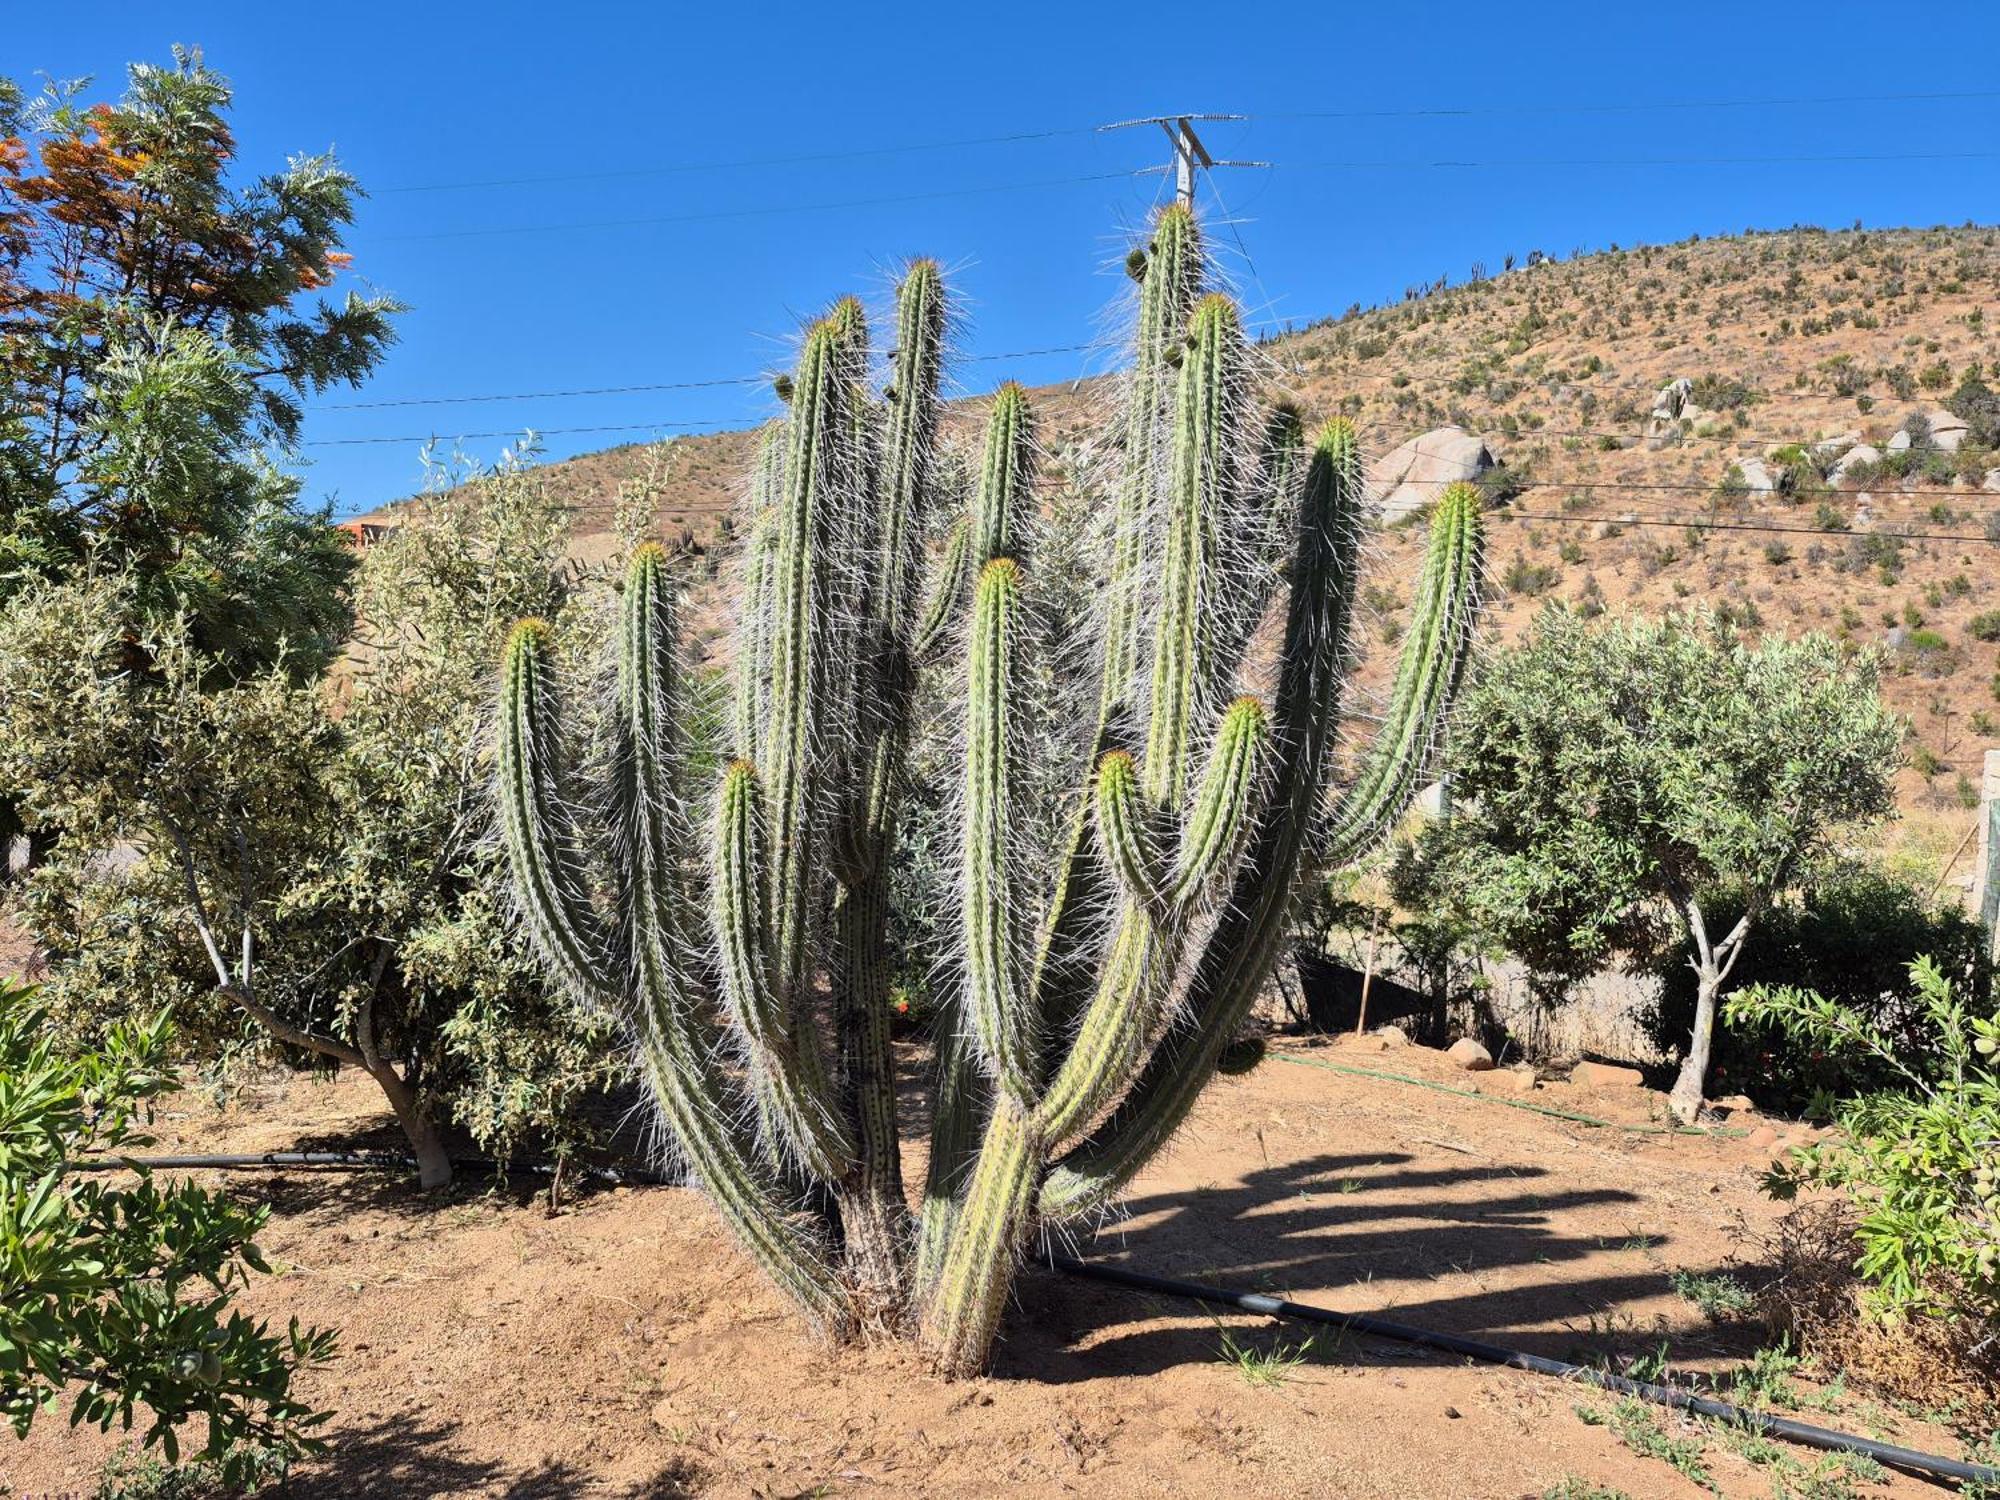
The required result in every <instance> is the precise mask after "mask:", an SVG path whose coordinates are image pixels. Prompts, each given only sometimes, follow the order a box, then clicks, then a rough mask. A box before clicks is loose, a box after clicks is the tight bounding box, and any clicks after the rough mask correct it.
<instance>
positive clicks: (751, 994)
mask: <svg viewBox="0 0 2000 1500" xmlns="http://www.w3.org/2000/svg"><path fill="white" fill-rule="evenodd" d="M763 824H764V812H763V801H762V798H761V796H760V795H759V793H758V789H757V770H756V767H754V766H753V765H751V764H750V763H749V762H748V761H743V760H739V761H736V762H734V763H732V764H731V765H730V766H729V768H728V769H727V770H726V771H725V772H724V773H723V778H722V790H721V792H720V794H719V795H718V796H717V798H716V816H715V849H714V854H713V860H712V864H713V870H714V876H713V880H712V883H711V885H710V888H709V920H710V924H711V926H712V927H713V929H714V933H715V939H716V949H717V953H718V955H719V957H720V959H721V971H722V994H723V999H724V1001H725V1003H726V1004H727V1006H728V1010H729V1015H730V1019H731V1020H733V1021H734V1022H735V1023H736V1025H737V1027H738V1029H739V1030H740V1031H741V1032H742V1034H743V1038H744V1041H745V1043H746V1044H747V1047H746V1050H747V1053H748V1065H749V1073H750V1076H751V1083H752V1088H753V1089H754V1091H755V1094H756V1097H757V1103H758V1116H759V1118H760V1119H761V1120H764V1121H766V1122H767V1126H768V1128H770V1129H773V1130H774V1131H775V1132H776V1133H777V1135H778V1137H779V1139H778V1141H777V1142H775V1143H774V1144H776V1145H778V1146H780V1147H781V1148H782V1150H783V1151H784V1153H785V1154H787V1155H789V1156H791V1157H793V1158H794V1159H796V1160H797V1161H798V1162H799V1163H800V1164H801V1165H802V1166H804V1167H805V1168H806V1170H807V1171H809V1172H811V1173H812V1174H814V1175H815V1176H818V1177H820V1178H823V1179H825V1178H832V1177H836V1176H838V1175H839V1174H840V1172H841V1170H842V1169H843V1166H844V1164H845V1162H846V1159H847V1157H848V1155H849V1152H850V1150H851V1147H850V1145H849V1143H848V1141H847V1139H846V1137H845V1135H844V1134H843V1132H842V1130H841V1128H840V1126H839V1124H838V1122H837V1121H836V1120H835V1119H834V1118H833V1116H832V1114H831V1112H830V1111H829V1110H828V1108H827V1101H828V1100H829V1099H830V1098H831V1097H832V1095H831V1091H830V1090H829V1088H828V1087H827V1080H826V1077H825V1075H824V1073H823V1072H822V1071H821V1070H820V1065H819V1056H818V1053H817V1052H814V1051H811V1050H808V1049H804V1048H799V1047H796V1046H794V1045H793V1041H792V1038H791V1037H790V1036H789V1035H788V1034H787V1032H786V1028H785V1015H784V1011H783V1009H782V1007H781V1006H780V1005H779V1003H778V995H777V991H776V989H775V987H774V986H773V984H772V983H771V978H770V970H769V962H768V955H769V948H770V923H769V919H768V918H767V917H766V916H765V910H764V893H763V884H762V881H761V878H760V876H761V872H762V870H763V868H764V847H763V845H764V838H763V833H764V829H763Z"/></svg>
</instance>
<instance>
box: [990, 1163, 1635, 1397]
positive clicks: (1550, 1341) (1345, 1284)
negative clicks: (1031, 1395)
mask: <svg viewBox="0 0 2000 1500" xmlns="http://www.w3.org/2000/svg"><path fill="white" fill-rule="evenodd" d="M1552 1176H1553V1174H1552V1173H1551V1172H1550V1170H1549V1169H1548V1168H1546V1167H1541V1166H1534V1165H1521V1164H1505V1163H1498V1164H1492V1165H1467V1166H1464V1167H1458V1166H1452V1167H1433V1166H1428V1165H1418V1164H1417V1163H1416V1161H1415V1159H1414V1158H1412V1157H1411V1156H1409V1155H1408V1154H1406V1153H1400V1152H1393V1151H1392V1152H1367V1153H1359V1154H1353V1155H1342V1156H1333V1155H1320V1156H1313V1157H1308V1158H1305V1159H1303V1160H1299V1161H1293V1162H1284V1163H1279V1164H1273V1165H1271V1166H1269V1167H1264V1168H1260V1169H1257V1170H1254V1171H1251V1172H1249V1173H1246V1174H1245V1175H1244V1176H1243V1177H1242V1178H1241V1179H1240V1180H1238V1181H1234V1182H1230V1183H1227V1184H1219V1185H1212V1186H1205V1187H1200V1188H1196V1189H1192V1190H1188V1191H1174V1192H1161V1193H1154V1194H1149V1195H1145V1196H1141V1197H1139V1198H1136V1199H1134V1200H1132V1201H1131V1202H1129V1203H1128V1204H1127V1205H1126V1208H1127V1217H1126V1218H1125V1219H1124V1220H1123V1221H1122V1222H1121V1223H1118V1224H1114V1225H1110V1226H1107V1227H1106V1228H1103V1229H1100V1230H1099V1231H1098V1232H1097V1233H1096V1234H1094V1235H1089V1236H1083V1237H1079V1238H1078V1239H1077V1240H1075V1241H1073V1242H1072V1243H1070V1244H1068V1245H1063V1246H1060V1247H1058V1248H1061V1249H1064V1250H1066V1251H1068V1252H1070V1253H1073V1254H1075V1255H1077V1256H1078V1257H1079V1258H1082V1259H1087V1260H1095V1261H1103V1262H1106V1263H1110V1264H1123V1265H1129V1266H1131V1267H1132V1268H1133V1269H1135V1270H1144V1271H1147V1272H1150V1273H1152V1274H1154V1275H1159V1276H1169V1277H1175V1278H1179V1279H1182V1280H1187V1281H1196V1282H1204V1283H1208V1284H1212V1285H1222V1286H1226V1287H1229V1288H1231V1289H1234V1290H1240V1291H1253V1292H1263V1293H1267V1294H1270V1295H1275V1296H1285V1297H1289V1298H1291V1299H1293V1300H1296V1301H1300V1302H1308V1303H1312V1304H1315V1305H1318V1306H1327V1307H1332V1308H1335V1309H1337V1310H1341V1311H1357V1312H1359V1311H1369V1312H1374V1311H1381V1312H1383V1313H1384V1315H1385V1316H1389V1317H1393V1318H1394V1319H1396V1320H1397V1321H1399V1322H1404V1323H1413V1324H1416V1325H1418V1326H1421V1327H1426V1328H1435V1329H1439V1330H1443V1331H1448V1332H1452V1333H1459V1334H1465V1335H1467V1336H1471V1337H1479V1338H1486V1339H1490V1340H1491V1341H1493V1342H1496V1343H1502V1344H1506V1345H1508V1346H1509V1347H1513V1348H1520V1349H1526V1350H1528V1351H1530V1352H1532V1353H1536V1354H1543V1355H1548V1356H1551V1357H1554V1358H1558V1359H1560V1358H1572V1357H1575V1356H1577V1355H1578V1354H1579V1353H1582V1352H1585V1351H1584V1343H1585V1341H1584V1339H1582V1338H1581V1337H1580V1335H1579V1333H1578V1332H1577V1331H1576V1330H1578V1329H1582V1328H1585V1327H1587V1326H1590V1325H1591V1324H1592V1323H1593V1322H1594V1321H1595V1320H1600V1319H1602V1317H1603V1315H1604V1314H1605V1311H1606V1309H1607V1308H1615V1307H1617V1306H1618V1305H1619V1304H1622V1303H1625V1302H1627V1301H1630V1300H1634V1299H1638V1298H1644V1297H1650V1296H1654V1295H1657V1294H1658V1293H1659V1292H1660V1291H1661V1290H1662V1288H1663V1287H1664V1286H1665V1284H1666V1272H1665V1269H1664V1267H1663V1266H1657V1265H1653V1264H1652V1263H1651V1262H1646V1263H1645V1264H1644V1266H1643V1268H1642V1267H1635V1266H1634V1265H1633V1264H1632V1261H1633V1256H1634V1254H1637V1253H1639V1252H1638V1251H1634V1250H1633V1246H1634V1245H1636V1244H1639V1241H1636V1240H1635V1241H1629V1242H1621V1240H1620V1237H1619V1235H1618V1234H1617V1233H1611V1234H1607V1233H1605V1232H1602V1231H1599V1230H1594V1229H1586V1228H1583V1227H1581V1225H1582V1223H1585V1222H1595V1223H1602V1222H1604V1218H1605V1216H1606V1215H1607V1214H1608V1215H1611V1216H1613V1217H1614V1218H1615V1216H1616V1212H1617V1210H1618V1209H1619V1207H1620V1206H1622V1205H1627V1204H1638V1203H1640V1202H1641V1201H1642V1200H1641V1198H1640V1196H1639V1195H1638V1194H1636V1193H1633V1192H1629V1191H1626V1190H1625V1189H1622V1188H1617V1187H1605V1186H1593V1185H1567V1186H1565V1185H1563V1184H1562V1183H1560V1182H1558V1181H1552V1180H1550V1179H1551V1178H1552ZM1668 1238H1669V1237H1667V1236H1661V1235H1655V1236H1649V1237H1645V1238H1644V1242H1643V1247H1642V1248H1643V1250H1644V1251H1646V1252H1650V1251H1651V1250H1652V1249H1654V1248H1656V1247H1658V1246H1660V1245H1664V1244H1666V1243H1667V1242H1668ZM1621 1252H1631V1253H1621ZM1599 1261H1601V1262H1603V1263H1604V1264H1605V1269H1604V1270H1603V1271H1602V1272H1598V1273H1595V1274H1587V1275H1579V1274H1577V1272H1578V1270H1579V1269H1580V1268H1581V1267H1582V1266H1583V1265H1585V1264H1586V1263H1596V1262H1599ZM1384 1283H1389V1284H1392V1285H1393V1287H1394V1288H1395V1292H1394V1293H1392V1295H1390V1296H1388V1297H1387V1298H1385V1297H1384V1296H1383V1284H1384ZM1357 1288H1366V1289H1367V1290H1366V1291H1365V1293H1358V1292H1357V1291H1356V1289H1357ZM1343 1293H1345V1294H1346V1295H1343ZM1016 1295H1017V1300H1018V1301H1019V1303H1020V1304H1021V1305H1022V1306H1023V1307H1028V1308H1033V1309H1034V1310H1035V1315H1034V1316H1033V1317H1025V1316H1024V1317H1017V1318H1014V1319H1011V1320H1010V1321H1009V1324H1008V1334H1009V1337H1008V1338H1007V1340H1006V1342H1005V1343H1004V1344H1003V1345H1002V1346H1001V1347H1000V1348H999V1350H998V1351H997V1357H996V1360H995V1373H996V1374H997V1375H1000V1376H1002V1377H1013V1378H1021V1379H1034V1380H1037V1381H1059V1382H1070V1381H1083V1380H1093V1379H1101V1378H1115V1377H1119V1376H1132V1375H1145V1374H1156V1373H1159V1372H1161V1371H1163V1370H1167V1369H1170V1368H1173V1367H1175V1366H1180V1365H1187V1364H1202V1363H1212V1362H1213V1361H1214V1360H1215V1359H1216V1357H1217V1343H1218V1330H1217V1323H1216V1319H1217V1317H1218V1316H1220V1317H1224V1318H1232V1319H1238V1320H1240V1319H1241V1318H1243V1317H1244V1316H1246V1315H1245V1314H1240V1313H1235V1312H1232V1311H1230V1310H1229V1309H1226V1308H1210V1307H1208V1306H1206V1305H1204V1304H1200V1303H1195V1302H1190V1301H1187V1300H1184V1299H1181V1298H1175V1297H1165V1296H1158V1295H1154V1294H1150V1293H1145V1292H1139V1291H1134V1290H1128V1289H1125V1288H1121V1287H1113V1286H1108V1285H1105V1284H1102V1283H1097V1282H1090V1281H1084V1280H1081V1279H1078V1278H1075V1277H1070V1276H1065V1275H1062V1274H1059V1273H1057V1272H1054V1271H1052V1270H1050V1269H1049V1268H1048V1267H1047V1266H1046V1264H1044V1265H1041V1266H1039V1267H1029V1268H1024V1272H1023V1275H1022V1278H1021V1281H1020V1283H1019V1285H1018V1287H1017V1293H1016ZM1550 1325H1554V1326H1553V1327H1551V1326H1550ZM1565 1325H1568V1326H1565ZM1308 1331H1310V1330H1307V1329H1305V1328H1303V1327H1300V1328H1296V1329H1292V1330H1291V1332H1292V1333H1295V1334H1296V1335H1297V1336H1298V1337H1301V1338H1302V1337H1304V1334H1305V1333H1306V1332H1308ZM1316 1345H1317V1348H1318V1350H1319V1354H1318V1356H1317V1357H1319V1358H1322V1359H1324V1360H1325V1361H1327V1362H1331V1363H1346V1362H1353V1361H1357V1360H1366V1361H1371V1362H1372V1361H1375V1360H1377V1359H1379V1358H1380V1357H1382V1356H1383V1355H1384V1354H1385V1353H1390V1352H1400V1353H1401V1354H1403V1355H1404V1356H1414V1357H1418V1358H1434V1357H1435V1356H1431V1355H1428V1354H1424V1353H1422V1352H1421V1351H1418V1350H1416V1349H1414V1348H1411V1347H1410V1346H1404V1345H1396V1344H1389V1343H1386V1342H1383V1341H1379V1340H1374V1339H1364V1338H1359V1337H1356V1336H1346V1335H1341V1334H1338V1333H1336V1332H1335V1331H1334V1330H1332V1329H1328V1330H1326V1331H1325V1333H1324V1335H1323V1336H1322V1337H1320V1338H1319V1339H1317V1340H1316Z"/></svg>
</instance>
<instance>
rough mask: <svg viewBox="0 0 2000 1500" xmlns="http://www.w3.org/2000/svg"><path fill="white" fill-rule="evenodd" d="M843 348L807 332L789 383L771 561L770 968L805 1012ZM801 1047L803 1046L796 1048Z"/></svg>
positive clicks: (827, 687)
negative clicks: (780, 491) (785, 448)
mask: <svg viewBox="0 0 2000 1500" xmlns="http://www.w3.org/2000/svg"><path fill="white" fill-rule="evenodd" d="M846 354H847V351H845V350H844V348H843V345H842V331H841V329H840V327H839V326H838V325H837V324H835V323H834V321H833V320H832V319H831V318H827V319H822V320H821V321H820V322H819V323H817V324H815V325H814V326H813V327H812V328H811V329H810V330H808V332H807V334H806V339H805V344H804V346H803V348H802V349H801V350H800V354H799V363H798V368H797V373H796V374H795V375H794V377H793V387H792V417H791V421H790V423H789V432H790V447H789V450H788V452H787V455H786V462H785V503H784V504H783V505H782V506H781V507H780V508H779V512H778V539H777V552H776V557H775V559H774V562H775V572H776V578H775V581H774V584H773V589H772V594H773V608H772V639H771V647H770V661H771V714H770V730H769V736H768V746H767V749H766V761H767V765H766V767H765V771H764V782H765V785H766V786H767V787H768V788H769V797H768V807H769V809H770V829H771V846H770V847H771V860H770V863H771V873H770V885H771V902H770V907H771V928H772V949H771V951H772V960H773V964H772V968H773V977H774V980H775V982H776V983H777V984H778V985H779V986H780V989H781V993H782V995H783V998H784V1003H785V1005H786V1007H787V1009H788V1011H790V1012H791V1013H792V1014H793V1015H794V1017H795V1018H797V1019H800V1020H803V1019H804V1017H805V1015H806V1007H805V1003H804V1001H805V996H804V991H805V988H806V983H807V975H808V970H809V967H810V959H811V955H810V952H809V949H808V937H809V933H808V928H809V924H810V921H811V917H812V906H813V898H814V894H815V890H816V878H815V864H814V859H813V850H812V847H811V841H812V836H813V830H814V823H815V821H816V818H817V814H818V812H819V808H818V807H817V806H816V805H815V795H814V793H815V780H816V778H815V777H814V776H813V774H812V772H813V770H814V763H815V759H816V757H818V756H819V755H821V754H823V753H824V747H823V746H822V745H820V744H819V743H818V742H817V739H816V736H817V733H818V730H819V725H818V723H817V722H816V718H815V715H816V712H820V711H823V709H821V707H820V698H821V695H822V694H826V695H833V693H834V682H833V680H832V679H833V678H834V676H835V674H834V673H833V672H832V671H831V670H829V663H828V662H827V661H826V660H825V659H824V655H825V648H826V646H827V645H828V644H829V642H828V640H827V637H828V636H829V635H830V633H831V632H830V631H829V629H828V626H827V616H828V614H829V612H830V607H831V601H830V599H829V597H828V596H829V594H830V592H831V591H832V586H833V583H834V580H833V579H832V577H831V574H832V563H831V559H830V558H829V557H828V556H827V555H826V554H827V552H828V551H829V550H830V547H829V541H828V533H829V532H830V531H831V530H832V529H833V523H832V520H831V512H833V511H834V510H836V509H837V508H838V506H839V504H840V502H841V496H840V494H839V490H840V488H841V485H842V481H843V479H844V478H845V477H846V476H844V475H843V474H842V473H841V472H840V471H841V459H840V454H841V452H842V451H843V447H844V444H845V442H846V440H847V437H848V434H847V433H846V432H845V430H844V426H845V424H846V423H847V421H848V420H849V416H848V412H847V409H846V408H847V401H846V399H845V397H846V395H847V391H846V388H845V386H844V383H843V381H842V378H841V377H842V373H843V372H842V364H843V360H844V358H845V357H846ZM801 1045H803V1042H802V1043H801Z"/></svg>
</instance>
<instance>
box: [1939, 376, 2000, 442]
mask: <svg viewBox="0 0 2000 1500" xmlns="http://www.w3.org/2000/svg"><path fill="white" fill-rule="evenodd" d="M1944 406H1945V410H1946V411H1948V412H1950V413H1951V414H1952V415H1953V416H1955V417H1957V418H1958V419H1959V420H1960V421H1961V422H1963V423H1965V427H1966V440H1967V441H1968V442H1971V443H1977V444H1978V445H1979V446H1980V447H1981V448H2000V392H1996V391H1994V390H1993V389H1992V388H1991V387H1990V386H1988V385H1987V384H1986V382H1985V381H1983V380H1981V379H1980V378H1979V377H1978V376H1977V375H1968V376H1967V377H1966V378H1965V379H1964V380H1962V381H1961V382H1959V387H1958V389H1957V390H1955V391H1953V392H1952V393H1951V395H1949V396H1947V397H1946V398H1945V403H1944Z"/></svg>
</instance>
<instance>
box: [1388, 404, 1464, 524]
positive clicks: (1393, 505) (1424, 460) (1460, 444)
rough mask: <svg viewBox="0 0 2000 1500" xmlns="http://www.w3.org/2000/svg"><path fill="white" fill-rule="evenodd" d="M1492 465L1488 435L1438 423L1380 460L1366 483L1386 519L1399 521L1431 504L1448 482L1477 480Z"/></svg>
mask: <svg viewBox="0 0 2000 1500" xmlns="http://www.w3.org/2000/svg"><path fill="white" fill-rule="evenodd" d="M1492 467H1493V454H1492V452H1491V451H1490V450H1489V449H1488V448H1487V446H1486V441H1485V439H1483V438H1480V437H1476V436H1474V435H1473V434H1472V433H1469V432H1467V431H1466V430H1465V429H1464V428H1462V427H1439V428H1437V429H1435V430H1434V431H1431V432H1426V433H1424V434H1423V435H1422V436H1420V437H1413V438H1411V439H1410V440H1409V441H1408V442H1407V443H1400V444H1398V445H1397V446H1396V447H1394V448H1392V449H1390V450H1389V452H1387V453H1385V454H1383V455H1382V456H1381V457H1380V458H1378V459H1376V460H1375V462H1374V463H1373V464H1371V465H1370V466H1369V469H1368V487H1369V489H1370V490H1372V491H1373V492H1374V494H1375V495H1376V496H1377V498H1378V499H1379V501H1380V503H1381V507H1382V519H1383V520H1384V521H1397V520H1400V519H1402V518H1403V517H1404V516H1407V515H1410V514H1411V513H1412V512H1415V511H1419V510H1422V509H1423V508H1424V507H1425V506H1426V505H1429V504H1430V503H1431V502H1432V501H1433V500H1435V499H1437V497H1438V492H1439V491H1441V490H1442V489H1443V488H1444V487H1445V486H1446V485H1448V484H1453V483H1456V482H1457V481H1459V480H1465V479H1477V478H1478V477H1479V476H1480V475H1481V474H1484V473H1485V472H1486V471H1487V470H1488V469H1490V468H1492Z"/></svg>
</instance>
